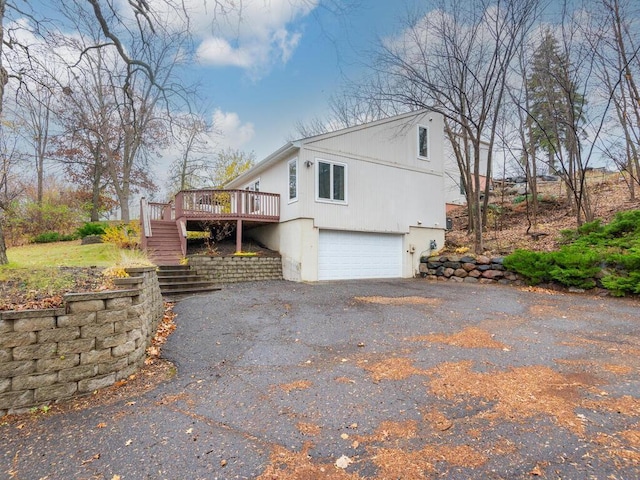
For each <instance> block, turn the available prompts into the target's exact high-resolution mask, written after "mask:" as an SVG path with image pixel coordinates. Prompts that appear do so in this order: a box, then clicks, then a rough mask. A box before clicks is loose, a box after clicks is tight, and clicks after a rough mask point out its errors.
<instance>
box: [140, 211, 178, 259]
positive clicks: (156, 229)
mask: <svg viewBox="0 0 640 480" xmlns="http://www.w3.org/2000/svg"><path fill="white" fill-rule="evenodd" d="M151 231H152V232H153V236H151V237H148V238H147V252H149V258H150V259H151V260H152V261H153V262H154V263H155V264H156V265H159V266H164V265H180V260H181V259H182V252H181V250H180V233H179V232H178V225H176V222H174V221H166V220H151Z"/></svg>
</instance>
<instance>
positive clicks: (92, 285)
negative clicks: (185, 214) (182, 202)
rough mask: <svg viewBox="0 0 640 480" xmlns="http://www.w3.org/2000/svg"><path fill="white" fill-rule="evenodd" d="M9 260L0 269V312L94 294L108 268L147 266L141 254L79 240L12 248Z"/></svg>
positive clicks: (8, 254)
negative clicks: (73, 295) (80, 293)
mask: <svg viewBox="0 0 640 480" xmlns="http://www.w3.org/2000/svg"><path fill="white" fill-rule="evenodd" d="M7 257H8V258H9V264H8V265H0V310H3V309H4V310H6V309H12V308H15V307H16V306H19V305H22V304H25V303H29V304H32V303H33V301H35V300H38V299H43V298H47V297H54V296H60V295H61V294H64V293H66V292H74V291H91V290H94V289H96V288H98V287H99V286H100V285H101V284H102V283H103V281H104V279H103V277H102V270H103V269H104V268H107V267H111V266H116V265H118V266H132V265H141V264H148V260H146V258H145V257H144V254H142V253H140V252H132V251H130V250H122V249H120V248H118V247H117V246H115V245H113V244H108V243H96V244H90V245H81V244H80V241H79V240H77V241H73V242H56V243H41V244H30V245H25V246H22V247H12V248H9V249H7ZM91 267H96V268H91Z"/></svg>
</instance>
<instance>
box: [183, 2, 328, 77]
mask: <svg viewBox="0 0 640 480" xmlns="http://www.w3.org/2000/svg"><path fill="white" fill-rule="evenodd" d="M318 3H319V0H269V1H264V0H243V2H241V3H238V2H237V1H236V2H234V1H232V0H224V1H217V2H208V1H203V0H185V2H184V4H185V8H186V10H187V11H188V14H189V28H190V31H191V33H192V34H193V35H194V36H195V38H196V39H197V40H198V42H199V43H198V47H197V50H196V55H197V58H198V60H199V61H200V62H201V63H202V64H208V65H214V66H235V67H240V68H243V69H246V70H248V71H250V73H251V74H252V75H253V76H256V75H258V74H264V72H265V71H268V70H269V68H270V67H271V66H273V65H274V64H276V63H283V64H284V63H287V62H288V61H289V59H290V58H291V56H292V55H293V53H294V51H295V49H296V48H297V46H298V44H299V42H300V39H301V37H302V33H301V32H300V31H299V30H298V29H297V28H296V26H295V24H296V22H298V21H299V20H301V19H303V18H304V17H306V16H307V15H309V14H310V13H311V12H312V11H313V10H314V9H315V8H316V7H317V6H318ZM221 5H222V6H221ZM240 5H241V7H240ZM175 22H176V25H175V27H176V28H179V27H180V25H179V23H181V22H182V21H181V20H180V19H179V18H178V16H176V17H175Z"/></svg>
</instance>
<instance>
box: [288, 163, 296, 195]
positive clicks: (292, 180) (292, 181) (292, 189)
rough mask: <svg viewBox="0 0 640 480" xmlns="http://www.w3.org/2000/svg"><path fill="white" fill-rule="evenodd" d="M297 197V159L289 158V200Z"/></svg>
mask: <svg viewBox="0 0 640 480" xmlns="http://www.w3.org/2000/svg"><path fill="white" fill-rule="evenodd" d="M297 199H298V159H297V158H294V159H291V160H289V201H294V200H297Z"/></svg>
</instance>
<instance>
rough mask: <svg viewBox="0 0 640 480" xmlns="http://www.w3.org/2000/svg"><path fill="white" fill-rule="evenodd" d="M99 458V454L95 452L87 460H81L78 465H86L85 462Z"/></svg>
mask: <svg viewBox="0 0 640 480" xmlns="http://www.w3.org/2000/svg"><path fill="white" fill-rule="evenodd" d="M99 458H100V454H99V453H96V454H95V455H94V456H93V457H91V458H89V459H88V460H83V461H82V463H81V464H80V465H86V464H87V463H91V462H93V461H94V460H98V459H99Z"/></svg>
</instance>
